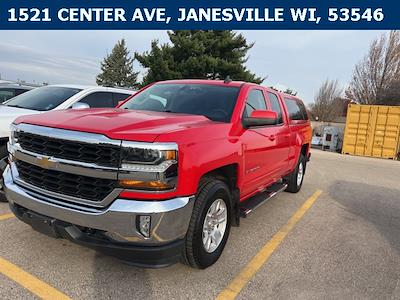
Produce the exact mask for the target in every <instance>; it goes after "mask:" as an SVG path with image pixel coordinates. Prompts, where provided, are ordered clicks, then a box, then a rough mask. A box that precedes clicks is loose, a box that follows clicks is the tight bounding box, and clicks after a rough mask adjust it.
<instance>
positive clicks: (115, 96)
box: [113, 93, 131, 106]
mask: <svg viewBox="0 0 400 300" xmlns="http://www.w3.org/2000/svg"><path fill="white" fill-rule="evenodd" d="M129 96H131V94H122V93H113V100H114V106H117V105H118V104H119V103H120V102H121V101H124V100H126V99H127V98H128V97H129Z"/></svg>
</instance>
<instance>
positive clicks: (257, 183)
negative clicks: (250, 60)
mask: <svg viewBox="0 0 400 300" xmlns="http://www.w3.org/2000/svg"><path fill="white" fill-rule="evenodd" d="M260 99H262V101H261V100H260ZM246 103H247V104H246V108H245V111H244V114H243V115H244V116H248V115H250V114H251V111H252V110H256V109H257V110H258V109H261V110H266V109H267V102H266V101H265V95H264V93H263V91H262V90H260V89H252V90H250V91H249V94H248V97H247V100H246ZM241 142H242V145H243V155H244V172H245V177H244V181H243V187H242V194H243V196H247V195H249V194H252V193H254V192H256V191H258V190H262V189H264V188H265V187H266V186H267V185H269V184H271V183H272V182H273V181H274V180H276V175H277V174H278V173H279V169H280V168H281V166H280V165H281V162H279V161H278V160H277V157H280V156H281V155H282V153H281V151H282V149H281V146H282V137H281V135H280V131H279V128H278V127H277V126H265V127H254V128H249V129H247V130H245V132H244V133H243V134H242V136H241Z"/></svg>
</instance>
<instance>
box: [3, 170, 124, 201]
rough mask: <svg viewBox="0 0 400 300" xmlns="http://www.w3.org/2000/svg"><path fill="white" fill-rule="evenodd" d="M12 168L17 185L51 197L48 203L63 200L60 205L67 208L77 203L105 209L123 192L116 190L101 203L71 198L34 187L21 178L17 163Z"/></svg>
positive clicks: (120, 189) (119, 189)
mask: <svg viewBox="0 0 400 300" xmlns="http://www.w3.org/2000/svg"><path fill="white" fill-rule="evenodd" d="M10 166H11V171H12V175H13V178H14V182H15V183H16V184H18V185H19V186H21V187H25V188H26V189H28V190H30V191H32V192H35V193H37V194H41V195H42V197H49V198H48V199H49V200H48V201H50V202H58V200H60V199H62V200H61V202H60V203H62V204H63V205H65V206H68V205H69V204H68V202H73V203H77V204H83V205H89V206H92V207H98V208H104V207H106V206H108V205H110V203H111V202H112V201H114V200H115V199H116V198H117V197H118V195H119V194H120V193H121V192H122V191H123V189H122V188H116V189H114V190H113V191H112V192H111V193H110V194H108V195H107V196H106V197H105V198H104V199H102V200H100V201H92V200H87V199H83V198H78V197H73V196H69V195H65V194H59V193H56V192H52V191H49V190H45V189H42V188H40V187H38V186H36V185H32V184H30V183H28V182H25V181H23V180H22V179H21V178H20V177H19V173H18V169H17V167H16V165H15V163H14V162H12V163H11V165H10ZM62 201H68V202H62Z"/></svg>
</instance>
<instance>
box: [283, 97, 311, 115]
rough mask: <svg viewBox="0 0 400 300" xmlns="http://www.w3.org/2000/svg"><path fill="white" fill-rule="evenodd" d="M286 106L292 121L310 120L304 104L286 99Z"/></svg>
mask: <svg viewBox="0 0 400 300" xmlns="http://www.w3.org/2000/svg"><path fill="white" fill-rule="evenodd" d="M285 104H286V107H287V110H288V113H289V117H290V120H293V121H296V120H308V115H307V111H306V108H305V106H304V104H303V103H302V102H300V101H296V100H294V99H289V98H285Z"/></svg>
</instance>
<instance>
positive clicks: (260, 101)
mask: <svg viewBox="0 0 400 300" xmlns="http://www.w3.org/2000/svg"><path fill="white" fill-rule="evenodd" d="M255 110H267V105H266V103H265V98H264V94H263V92H262V91H261V90H251V91H250V93H249V95H248V97H247V100H246V104H245V108H244V112H243V117H244V118H247V117H250V116H251V113H252V112H253V111H255Z"/></svg>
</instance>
